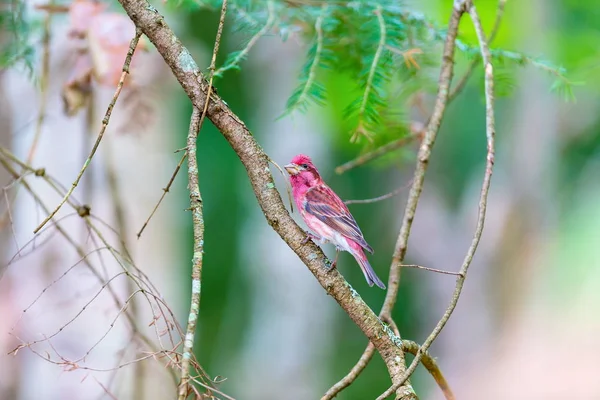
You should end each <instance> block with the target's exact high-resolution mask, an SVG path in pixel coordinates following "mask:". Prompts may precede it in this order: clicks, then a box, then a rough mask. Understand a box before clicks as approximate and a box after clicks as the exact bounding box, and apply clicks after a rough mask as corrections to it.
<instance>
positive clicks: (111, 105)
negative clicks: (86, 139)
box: [33, 28, 142, 233]
mask: <svg viewBox="0 0 600 400" xmlns="http://www.w3.org/2000/svg"><path fill="white" fill-rule="evenodd" d="M141 36H142V31H141V30H140V29H137V28H136V30H135V36H134V38H133V39H131V43H130V44H129V51H128V52H127V57H125V62H124V63H123V72H122V73H121V78H120V79H119V83H118V84H117V89H116V90H115V94H114V95H113V98H112V100H111V101H110V103H109V104H108V108H107V109H106V114H105V115H104V118H103V119H102V127H101V128H100V133H99V134H98V137H97V138H96V142H95V143H94V147H92V151H91V152H90V155H89V156H88V158H87V159H86V160H85V163H84V164H83V167H82V168H81V171H79V174H78V175H77V178H75V181H74V182H73V184H72V185H71V187H70V188H69V191H68V192H67V194H66V195H65V196H64V197H63V199H62V200H61V202H60V203H59V204H58V206H56V208H55V209H54V210H53V211H52V212H51V213H50V215H48V216H47V217H46V218H45V219H44V220H43V221H42V223H41V224H40V225H39V226H38V227H37V228H35V230H34V231H33V233H38V232H39V231H40V229H42V228H43V227H44V225H46V224H47V223H48V221H50V220H51V219H52V217H54V216H55V215H56V213H57V212H58V210H60V208H61V207H62V206H63V205H64V204H65V203H66V201H67V199H68V198H69V196H71V194H73V191H74V190H75V188H76V187H77V185H78V184H79V181H80V180H81V177H82V176H83V173H84V172H85V170H86V169H87V167H88V165H90V162H91V161H92V158H93V157H94V155H95V154H96V150H98V146H99V145H100V141H101V140H102V138H103V137H104V132H105V131H106V127H108V122H109V121H110V115H111V114H112V110H113V108H114V107H115V104H116V103H117V99H118V98H119V95H120V94H121V90H122V89H123V84H124V83H125V78H126V77H127V75H128V74H129V65H130V64H131V59H132V57H133V53H134V52H135V49H136V47H137V44H138V42H139V40H140V37H141Z"/></svg>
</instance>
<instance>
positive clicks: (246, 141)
mask: <svg viewBox="0 0 600 400" xmlns="http://www.w3.org/2000/svg"><path fill="white" fill-rule="evenodd" d="M119 2H120V3H121V5H122V6H123V8H124V9H125V11H126V12H127V14H128V15H129V17H130V18H131V19H132V21H133V22H134V23H135V25H136V27H138V28H140V29H141V30H142V32H143V33H144V34H145V35H146V36H147V37H148V38H149V39H150V41H151V42H152V43H153V44H154V46H155V47H156V49H157V50H158V52H159V53H160V54H161V56H162V57H163V59H164V60H165V62H166V63H167V65H168V66H169V67H170V68H171V71H172V72H173V74H174V75H175V77H176V78H177V80H178V81H179V83H180V85H181V87H182V88H183V90H184V91H185V93H186V94H187V96H188V97H189V98H190V100H191V101H192V104H193V106H194V107H196V108H198V109H202V108H203V107H204V104H205V102H206V99H207V93H209V87H210V85H209V83H208V82H207V81H206V79H205V77H204V76H203V74H202V73H201V72H200V70H199V68H198V66H197V64H196V62H195V61H194V59H193V57H192V55H191V54H190V52H189V51H188V49H187V48H185V47H184V46H183V44H182V43H181V41H180V40H179V38H178V37H177V36H176V35H175V34H174V33H173V31H172V30H171V28H170V27H169V26H168V25H167V23H166V22H165V20H164V18H163V17H162V16H161V15H160V14H159V13H158V11H157V10H156V9H155V8H154V7H152V6H151V5H150V4H149V3H148V2H147V1H146V0H119ZM209 97H210V101H209V102H208V108H207V112H206V116H207V117H208V118H209V119H210V121H211V122H212V123H213V124H214V125H215V126H216V127H217V129H218V130H219V131H220V132H221V133H222V134H223V136H224V137H225V139H226V140H227V141H228V142H229V144H230V145H231V147H232V148H233V150H234V151H235V152H236V154H237V155H238V157H239V158H240V160H241V162H242V164H243V165H244V167H245V168H246V171H247V173H248V177H249V179H250V183H251V184H252V188H253V191H254V194H255V196H256V198H257V200H258V203H259V205H260V207H261V209H262V211H263V213H264V215H265V218H266V219H267V222H268V223H269V225H271V227H272V228H273V229H274V230H275V231H276V232H277V233H278V234H279V236H280V237H281V238H282V239H283V240H284V241H285V242H286V243H287V245H288V246H289V247H290V248H291V249H292V250H293V251H294V252H295V253H296V254H297V255H298V256H299V257H300V259H301V260H302V261H303V262H304V264H305V265H306V266H307V267H308V269H309V270H310V271H311V272H312V274H313V275H314V276H315V277H316V278H317V280H318V281H319V283H320V284H321V286H323V288H324V289H325V290H326V291H327V293H328V294H330V295H331V296H332V297H333V298H334V299H335V301H336V302H337V303H338V304H339V305H340V306H341V307H342V309H343V310H344V311H345V312H346V313H347V314H348V316H349V317H350V318H351V319H352V320H353V321H354V323H355V324H356V325H357V326H358V327H359V328H360V329H361V331H362V332H363V333H364V334H365V336H367V338H368V339H369V340H370V341H371V342H372V343H373V345H374V346H375V348H376V349H377V350H378V351H379V353H380V354H381V357H382V358H383V360H384V362H385V364H386V366H387V369H388V372H389V374H390V377H391V380H392V382H393V383H396V382H398V379H401V378H402V377H403V375H404V371H405V368H406V366H405V363H404V353H403V352H402V349H401V346H402V343H401V341H400V339H399V338H398V336H396V335H395V334H394V333H393V332H392V331H391V330H390V328H389V327H388V326H387V325H385V324H383V323H382V322H381V320H380V319H379V318H378V317H377V315H375V313H374V312H373V311H372V310H371V309H370V308H369V306H368V305H367V304H366V303H365V302H364V301H363V300H362V298H361V297H360V295H359V294H358V293H357V292H356V291H355V290H354V289H352V287H351V286H350V285H349V284H348V283H347V282H346V280H345V279H344V278H343V277H342V276H341V275H340V273H339V272H338V271H337V270H333V271H330V270H328V268H327V258H326V257H325V255H324V254H323V252H322V251H321V249H320V248H319V247H318V246H317V245H315V244H314V243H311V242H308V243H305V244H303V243H302V242H303V240H304V238H305V236H306V235H305V233H304V231H303V230H302V229H301V228H300V227H299V226H298V225H297V224H296V223H295V221H294V220H293V219H292V218H291V216H290V215H289V213H288V211H287V210H286V208H285V205H284V204H283V202H282V200H281V196H280V194H279V192H278V191H277V189H276V188H275V183H274V181H273V176H272V174H271V172H270V170H269V157H268V156H267V155H266V154H265V152H264V151H263V150H262V148H261V147H260V145H259V144H258V143H257V142H256V140H255V139H254V137H253V136H252V134H251V133H250V131H249V130H248V128H247V127H246V125H245V124H244V123H243V122H242V121H241V120H240V119H239V118H238V117H237V116H236V115H235V114H234V113H233V111H231V109H230V108H229V107H228V106H227V104H225V103H224V102H223V100H221V98H220V97H219V96H218V95H216V94H214V93H212V94H210V96H209ZM398 393H406V395H405V396H404V397H402V398H404V399H408V398H416V396H415V395H414V391H413V390H412V388H411V387H410V386H400V387H399V389H398Z"/></svg>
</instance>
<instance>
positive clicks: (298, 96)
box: [281, 4, 328, 117]
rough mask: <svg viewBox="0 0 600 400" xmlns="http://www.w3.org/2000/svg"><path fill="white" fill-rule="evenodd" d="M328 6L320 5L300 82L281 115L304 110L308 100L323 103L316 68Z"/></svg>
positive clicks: (319, 57)
mask: <svg viewBox="0 0 600 400" xmlns="http://www.w3.org/2000/svg"><path fill="white" fill-rule="evenodd" d="M327 9H328V6H327V4H324V5H323V6H322V7H321V13H320V15H319V16H318V17H317V20H316V22H315V39H314V42H313V44H312V46H311V48H310V50H309V52H308V55H307V61H306V63H305V65H304V68H302V73H301V75H300V84H299V85H298V86H297V87H296V89H295V90H294V92H293V93H292V95H291V96H290V98H289V99H288V101H287V104H286V106H285V111H284V113H283V114H282V115H281V117H283V116H285V115H288V114H291V113H293V112H294V111H296V110H300V111H302V112H305V111H306V110H307V108H308V102H309V101H313V102H315V103H317V104H320V105H324V104H325V87H324V86H323V85H321V84H320V83H319V82H317V80H316V79H317V70H318V69H319V66H320V64H321V62H322V60H321V56H322V53H323V40H324V39H323V37H324V34H323V26H322V25H323V20H324V19H325V16H326V13H327Z"/></svg>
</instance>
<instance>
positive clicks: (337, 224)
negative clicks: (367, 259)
mask: <svg viewBox="0 0 600 400" xmlns="http://www.w3.org/2000/svg"><path fill="white" fill-rule="evenodd" d="M305 209H306V212H308V213H309V214H311V215H313V216H315V217H317V218H318V219H319V220H320V221H321V222H323V223H324V224H325V225H327V226H329V227H330V228H332V229H334V230H335V231H337V232H339V233H340V234H342V235H344V236H345V237H347V238H349V239H352V240H354V241H355V242H356V243H358V244H359V245H360V246H361V247H362V248H364V249H365V250H367V251H368V252H369V253H371V254H372V253H373V248H372V247H371V246H369V244H368V243H367V241H366V240H365V238H364V237H363V234H362V232H361V231H360V228H359V227H358V224H357V223H356V221H355V220H354V217H353V216H352V214H350V211H349V210H348V207H346V205H345V204H344V202H343V201H342V200H341V199H340V198H339V197H338V195H337V194H335V193H334V191H333V190H331V189H330V188H329V187H328V186H326V185H318V186H314V187H312V188H310V189H309V190H308V191H307V192H306V197H305Z"/></svg>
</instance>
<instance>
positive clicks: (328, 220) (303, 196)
mask: <svg viewBox="0 0 600 400" xmlns="http://www.w3.org/2000/svg"><path fill="white" fill-rule="evenodd" d="M285 169H286V171H287V172H288V173H289V174H290V182H291V184H292V195H293V196H294V200H295V201H296V205H297V206H298V209H299V210H300V215H301V216H302V219H304V222H306V225H307V226H308V227H309V229H310V230H312V231H313V232H314V233H315V234H310V233H309V234H308V235H309V237H310V238H312V239H313V240H315V241H316V242H318V243H320V244H324V243H331V244H333V245H335V248H336V256H335V261H334V262H333V264H332V265H331V267H332V268H335V266H336V264H337V259H338V256H339V254H340V250H344V251H347V252H349V253H350V254H352V255H353V256H354V258H355V259H356V262H358V265H360V268H361V269H362V272H363V274H364V275H365V279H366V280H367V283H368V284H369V286H373V284H375V285H377V286H379V287H380V288H382V289H385V285H384V284H383V282H382V281H381V279H379V278H378V277H377V275H376V274H375V271H373V268H371V264H369V260H367V256H366V255H365V252H364V250H366V251H368V252H369V253H371V254H373V248H372V247H371V246H369V244H368V243H367V241H366V240H365V238H364V236H363V234H362V232H361V231H360V228H359V227H358V224H357V223H356V221H355V220H354V217H353V216H352V214H350V211H349V210H348V207H346V205H345V204H344V202H343V201H342V199H340V198H339V197H338V195H337V194H335V192H334V191H333V190H331V188H330V187H329V186H327V185H326V184H325V182H323V179H321V176H320V175H319V171H317V168H316V167H315V166H314V164H313V163H312V160H311V159H310V157H308V156H305V155H303V154H299V155H297V156H296V157H294V158H293V159H292V162H291V163H290V164H288V165H286V166H285ZM307 240H308V238H307Z"/></svg>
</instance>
